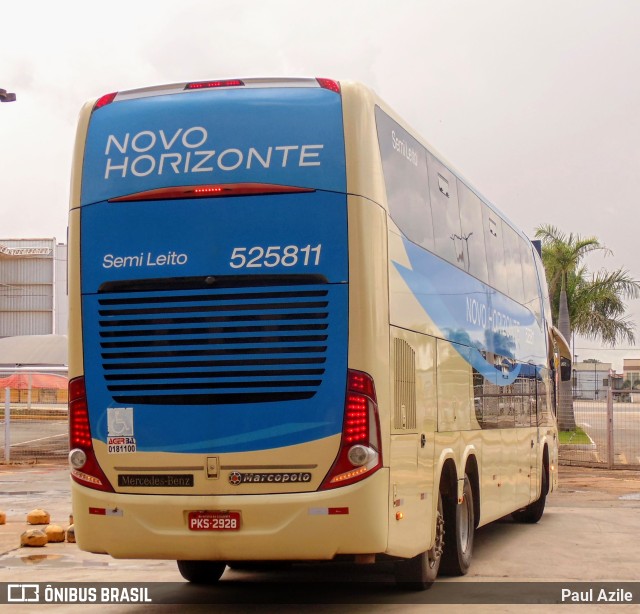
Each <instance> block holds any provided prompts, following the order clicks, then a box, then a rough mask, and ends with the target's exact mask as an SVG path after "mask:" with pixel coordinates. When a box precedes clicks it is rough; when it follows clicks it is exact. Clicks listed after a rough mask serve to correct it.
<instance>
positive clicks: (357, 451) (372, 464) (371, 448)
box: [320, 370, 382, 490]
mask: <svg viewBox="0 0 640 614" xmlns="http://www.w3.org/2000/svg"><path fill="white" fill-rule="evenodd" d="M380 467H382V449H381V445H380V419H379V417H378V405H377V400H376V391H375V386H374V383H373V379H372V378H371V376H370V375H368V374H366V373H362V372H361V371H352V370H349V371H348V373H347V395H346V399H345V411H344V422H343V428H342V439H341V441H340V450H339V452H338V456H337V458H336V460H335V462H334V463H333V466H332V467H331V470H330V471H329V473H328V474H327V476H326V477H325V479H324V481H323V482H322V485H321V486H320V490H327V489H330V488H337V487H338V486H346V485H348V484H353V483H355V482H357V481H359V480H362V479H363V478H365V477H368V476H370V475H371V474H372V473H374V472H375V471H377V470H378V469H380Z"/></svg>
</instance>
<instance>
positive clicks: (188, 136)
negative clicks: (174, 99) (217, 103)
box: [104, 126, 324, 179]
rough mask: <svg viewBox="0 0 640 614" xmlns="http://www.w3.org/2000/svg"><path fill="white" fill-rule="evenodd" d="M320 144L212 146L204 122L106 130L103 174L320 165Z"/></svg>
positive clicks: (109, 177)
mask: <svg viewBox="0 0 640 614" xmlns="http://www.w3.org/2000/svg"><path fill="white" fill-rule="evenodd" d="M323 149H324V145H322V144H302V143H300V144H297V145H292V144H286V145H284V144H282V145H275V144H274V145H268V146H265V147H245V148H242V149H240V148H236V147H230V148H226V149H223V150H218V149H216V148H215V147H214V146H213V144H212V142H211V139H210V136H209V132H208V130H207V129H206V128H204V127H203V126H191V127H190V128H178V129H176V130H173V131H165V130H141V131H140V132H136V133H134V134H132V133H130V132H127V133H124V134H109V136H108V137H107V142H106V145H105V150H104V155H105V156H106V157H107V158H106V162H105V172H104V178H105V179H113V178H125V177H129V176H132V175H133V176H135V177H147V176H150V175H183V174H190V173H217V172H229V171H235V170H237V169H240V168H243V169H252V168H257V169H260V168H262V169H270V168H287V167H289V166H297V167H314V166H321V164H322V159H321V154H322V150H323Z"/></svg>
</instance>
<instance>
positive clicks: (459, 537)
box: [440, 474, 476, 576]
mask: <svg viewBox="0 0 640 614" xmlns="http://www.w3.org/2000/svg"><path fill="white" fill-rule="evenodd" d="M462 492H463V496H462V503H460V504H458V502H457V498H456V497H455V496H454V497H449V498H448V499H446V500H445V502H444V552H443V553H442V563H441V565H440V570H441V572H442V573H443V574H446V575H448V576H464V575H465V574H466V573H467V571H469V566H470V565H471V556H472V554H473V541H474V536H475V527H476V524H475V512H474V507H473V489H472V488H471V482H470V481H469V477H468V476H467V475H466V474H465V476H464V488H463V491H462Z"/></svg>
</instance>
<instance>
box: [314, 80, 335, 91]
mask: <svg viewBox="0 0 640 614" xmlns="http://www.w3.org/2000/svg"><path fill="white" fill-rule="evenodd" d="M316 81H317V82H318V84H319V85H320V87H323V88H324V89H325V90H331V91H332V92H335V93H336V94H339V93H340V84H339V83H338V82H337V81H334V80H333V79H316Z"/></svg>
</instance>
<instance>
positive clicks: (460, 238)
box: [69, 79, 568, 588]
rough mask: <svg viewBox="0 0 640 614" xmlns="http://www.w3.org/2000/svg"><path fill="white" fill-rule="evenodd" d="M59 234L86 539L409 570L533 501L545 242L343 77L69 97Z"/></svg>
mask: <svg viewBox="0 0 640 614" xmlns="http://www.w3.org/2000/svg"><path fill="white" fill-rule="evenodd" d="M69 242H70V278H69V279H70V281H69V285H70V309H71V322H70V334H69V337H70V358H69V370H70V376H71V378H72V380H71V383H70V439H71V452H70V463H71V476H72V492H73V513H74V518H75V523H76V535H77V542H78V544H79V546H80V548H82V549H83V550H87V551H91V552H102V553H108V554H110V555H111V556H113V557H117V558H146V559H154V558H155V559H174V560H176V561H178V567H179V570H180V572H181V573H182V575H183V576H184V577H185V578H186V579H187V580H190V581H193V582H215V581H217V580H218V579H219V578H220V577H221V576H222V574H223V572H224V570H225V566H226V565H231V566H233V565H234V564H235V565H239V564H240V563H242V562H248V561H251V562H255V561H273V560H286V561H310V560H330V559H334V558H336V557H338V556H340V557H341V558H343V557H342V555H348V556H351V557H353V559H354V560H355V561H356V562H358V563H373V562H375V561H376V560H379V559H381V558H385V559H388V558H389V557H391V558H392V559H394V560H395V561H396V563H395V570H396V579H397V581H398V582H399V583H401V584H403V585H406V586H411V587H417V588H425V587H427V586H428V585H429V584H430V583H432V582H433V580H434V579H435V577H436V576H437V574H438V573H439V572H442V573H447V574H464V573H465V572H466V571H467V569H468V567H469V564H470V560H471V553H472V548H473V537H474V531H475V529H476V528H477V527H478V526H481V525H484V524H486V523H488V522H491V521H493V520H496V519H498V518H500V517H502V516H505V515H506V514H510V513H513V514H514V517H515V518H517V519H520V520H522V521H526V522H536V521H537V520H538V519H539V518H540V516H541V515H542V512H543V509H544V503H545V497H546V495H547V493H548V492H550V491H552V490H553V489H554V487H555V486H556V484H557V453H558V452H557V451H558V440H557V431H556V419H555V379H556V378H557V377H559V372H560V369H556V365H558V364H559V359H560V356H568V349H567V347H566V342H565V341H564V339H563V338H562V336H561V335H559V334H558V333H557V331H555V329H553V327H552V326H551V320H550V311H549V300H548V296H547V289H546V282H545V277H544V271H543V269H542V265H541V262H540V258H539V257H538V254H537V253H536V250H535V249H534V247H533V246H532V244H531V242H530V241H529V240H528V239H527V238H526V237H525V236H524V235H523V234H522V233H521V232H519V231H518V230H517V229H516V228H515V227H514V226H513V225H512V224H511V223H510V222H509V221H508V220H507V218H505V217H504V216H503V215H501V214H500V213H499V212H498V211H497V210H496V209H495V208H494V207H493V206H492V205H491V204H489V203H488V202H487V200H486V199H484V198H483V197H482V196H480V194H479V193H478V192H477V191H475V190H474V189H473V188H472V187H471V186H470V185H469V184H468V183H467V182H466V181H465V180H464V179H462V178H461V176H460V175H459V174H458V173H456V171H455V170H453V168H452V167H451V166H450V165H449V164H447V163H446V162H444V161H443V159H442V157H441V156H439V155H438V154H437V153H436V152H435V151H434V149H433V148H432V147H431V146H429V145H427V144H426V142H425V141H423V140H420V139H419V138H418V137H417V136H416V134H415V132H414V131H412V130H411V129H410V128H409V127H408V126H407V125H406V124H405V123H404V122H403V121H402V120H401V119H400V118H399V117H398V116H397V115H396V114H395V113H394V112H393V111H392V110H391V109H389V107H388V106H387V105H386V104H384V103H383V102H382V101H381V100H379V99H378V98H377V97H376V96H375V94H374V93H373V92H371V91H370V90H368V89H366V88H365V87H363V86H361V85H359V84H355V83H350V82H336V81H332V80H327V79H280V80H269V79H242V80H226V81H211V82H195V83H180V84H174V85H167V86H160V87H151V88H145V89H139V90H132V91H125V92H118V93H115V94H110V95H107V96H104V97H102V98H100V99H99V100H97V101H92V102H90V103H88V104H86V105H85V106H84V108H83V109H82V111H81V115H80V119H79V126H78V131H77V139H76V146H75V154H74V164H73V174H72V189H71V205H70V217H69ZM556 371H557V372H558V375H556Z"/></svg>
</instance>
